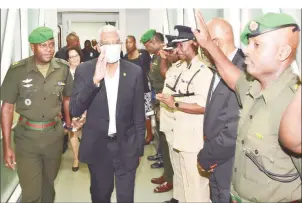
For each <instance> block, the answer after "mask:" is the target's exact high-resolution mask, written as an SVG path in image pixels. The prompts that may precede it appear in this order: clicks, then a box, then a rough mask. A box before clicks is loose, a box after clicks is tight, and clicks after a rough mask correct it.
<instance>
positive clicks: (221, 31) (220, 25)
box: [207, 18, 235, 55]
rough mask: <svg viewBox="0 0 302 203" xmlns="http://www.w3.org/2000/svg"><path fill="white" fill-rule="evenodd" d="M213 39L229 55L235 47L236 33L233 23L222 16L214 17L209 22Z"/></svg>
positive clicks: (208, 25)
mask: <svg viewBox="0 0 302 203" xmlns="http://www.w3.org/2000/svg"><path fill="white" fill-rule="evenodd" d="M207 27H208V29H209V32H210V35H211V37H212V40H214V42H215V43H216V45H217V46H219V48H220V49H221V50H222V51H223V52H224V53H225V54H226V55H227V54H230V53H229V52H231V51H232V50H234V49H235V43H234V33H233V28H232V26H231V24H230V23H229V22H228V21H226V20H224V19H222V18H213V19H212V20H211V21H209V22H208V24H207Z"/></svg>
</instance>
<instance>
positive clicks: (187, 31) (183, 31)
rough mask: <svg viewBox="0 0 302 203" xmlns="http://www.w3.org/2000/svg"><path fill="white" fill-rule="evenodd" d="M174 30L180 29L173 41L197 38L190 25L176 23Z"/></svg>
mask: <svg viewBox="0 0 302 203" xmlns="http://www.w3.org/2000/svg"><path fill="white" fill-rule="evenodd" d="M174 30H177V31H178V36H177V37H176V39H174V40H173V42H185V41H188V40H194V39H195V35H194V34H193V32H192V30H191V28H190V27H188V26H184V25H175V27H174Z"/></svg>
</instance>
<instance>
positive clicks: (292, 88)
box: [290, 76, 301, 93]
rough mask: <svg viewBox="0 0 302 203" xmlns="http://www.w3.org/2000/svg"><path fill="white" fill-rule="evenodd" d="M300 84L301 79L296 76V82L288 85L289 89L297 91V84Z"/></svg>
mask: <svg viewBox="0 0 302 203" xmlns="http://www.w3.org/2000/svg"><path fill="white" fill-rule="evenodd" d="M300 85H301V79H300V77H299V76H297V82H296V83H294V84H293V85H291V86H290V89H291V90H292V91H293V92H294V93H295V92H297V90H298V88H299V86H300Z"/></svg>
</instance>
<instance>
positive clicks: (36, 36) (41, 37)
mask: <svg viewBox="0 0 302 203" xmlns="http://www.w3.org/2000/svg"><path fill="white" fill-rule="evenodd" d="M52 38H53V30H52V29H50V28H49V27H45V26H41V27H38V28H36V29H34V30H33V31H32V32H31V33H30V35H29V36H28V41H29V42H30V43H31V44H40V43H43V42H46V41H47V40H50V39H52Z"/></svg>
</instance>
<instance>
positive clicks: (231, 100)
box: [198, 18, 245, 202]
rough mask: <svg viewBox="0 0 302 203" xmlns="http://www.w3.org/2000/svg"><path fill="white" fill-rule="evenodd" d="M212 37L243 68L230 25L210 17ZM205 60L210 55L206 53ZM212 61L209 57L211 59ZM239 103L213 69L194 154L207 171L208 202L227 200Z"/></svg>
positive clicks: (202, 167)
mask: <svg viewBox="0 0 302 203" xmlns="http://www.w3.org/2000/svg"><path fill="white" fill-rule="evenodd" d="M208 28H209V31H210V33H211V37H212V40H213V41H214V42H215V44H216V45H217V46H218V47H219V48H220V49H221V50H222V51H223V53H224V54H225V55H226V56H228V58H229V60H230V61H232V62H233V64H235V65H236V66H237V67H238V68H239V69H241V70H243V69H244V68H245V64H244V54H243V52H242V51H241V50H240V49H238V48H236V47H235V44H234V35H233V30H232V26H231V25H230V24H229V23H228V22H227V21H225V20H223V19H220V18H214V19H213V20H212V21H210V22H209V23H208ZM207 56H208V57H209V59H210V60H211V57H210V56H209V55H208V54H207ZM211 61H213V60H211ZM238 119H239V104H238V101H237V98H236V94H235V93H234V92H233V91H232V90H231V89H229V88H228V86H227V84H226V83H225V82H224V81H223V80H222V79H221V78H220V76H219V74H218V72H217V71H215V72H214V76H213V79H212V82H211V86H210V89H209V94H208V97H207V103H206V112H205V117H204V124H203V126H204V128H203V132H204V146H203V149H201V150H200V152H199V154H198V162H199V166H200V169H201V170H205V171H210V172H212V173H211V174H210V190H211V200H212V202H229V201H230V185H231V176H232V167H233V161H234V153H235V146H236V138H237V133H236V132H237V125H238Z"/></svg>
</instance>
